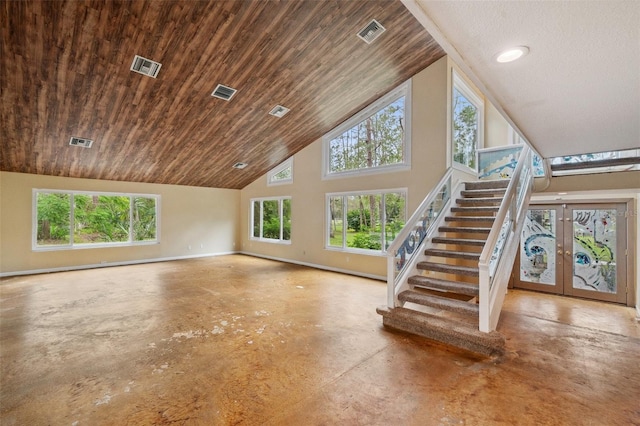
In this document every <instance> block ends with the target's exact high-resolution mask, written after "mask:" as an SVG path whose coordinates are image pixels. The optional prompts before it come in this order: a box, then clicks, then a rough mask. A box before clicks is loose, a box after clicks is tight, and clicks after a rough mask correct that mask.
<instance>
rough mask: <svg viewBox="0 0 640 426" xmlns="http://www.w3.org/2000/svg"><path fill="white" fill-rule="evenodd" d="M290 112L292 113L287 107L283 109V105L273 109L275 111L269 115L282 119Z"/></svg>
mask: <svg viewBox="0 0 640 426" xmlns="http://www.w3.org/2000/svg"><path fill="white" fill-rule="evenodd" d="M289 111H290V109H289V108H287V107H283V106H282V105H276V106H274V107H273V109H272V110H271V111H269V114H271V115H273V116H274V117H278V118H282V117H284V116H285V115H286V114H287V113H288V112H289Z"/></svg>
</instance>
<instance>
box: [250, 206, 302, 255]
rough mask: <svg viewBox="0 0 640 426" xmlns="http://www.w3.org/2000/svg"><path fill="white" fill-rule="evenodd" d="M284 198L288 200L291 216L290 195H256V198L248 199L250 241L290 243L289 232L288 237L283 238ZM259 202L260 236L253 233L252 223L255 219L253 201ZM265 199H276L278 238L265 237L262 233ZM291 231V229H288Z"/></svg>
mask: <svg viewBox="0 0 640 426" xmlns="http://www.w3.org/2000/svg"><path fill="white" fill-rule="evenodd" d="M284 200H289V203H290V209H291V216H292V217H293V203H292V197H291V196H290V195H284V196H278V197H257V198H251V199H250V200H249V240H250V241H260V242H264V243H272V244H291V233H290V235H289V239H288V240H284V239H283V237H284V221H283V220H282V217H283V214H282V213H283V210H284V202H283V201H284ZM257 201H258V202H260V236H258V237H256V236H255V235H253V224H254V220H255V216H254V207H253V203H254V202H257ZM265 201H277V202H278V210H279V211H278V214H279V217H280V238H278V239H276V238H265V237H263V235H264V233H263V226H264V213H263V212H264V202H265ZM290 220H291V223H292V224H293V219H292V218H290ZM290 232H291V230H290Z"/></svg>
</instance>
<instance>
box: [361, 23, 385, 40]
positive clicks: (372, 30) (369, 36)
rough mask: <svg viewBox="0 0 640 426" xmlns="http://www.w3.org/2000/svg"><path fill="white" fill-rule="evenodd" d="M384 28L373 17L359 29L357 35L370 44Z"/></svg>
mask: <svg viewBox="0 0 640 426" xmlns="http://www.w3.org/2000/svg"><path fill="white" fill-rule="evenodd" d="M385 31H386V29H385V28H384V27H383V26H382V24H380V22H378V21H376V20H375V19H373V20H372V21H371V22H369V23H368V24H367V26H366V27H364V28H363V29H361V30H360V31H359V32H358V37H360V38H361V39H363V40H364V41H366V42H367V44H371V42H372V41H373V40H375V39H377V38H378V37H379V36H380V34H382V33H383V32H385Z"/></svg>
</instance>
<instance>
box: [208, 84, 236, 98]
mask: <svg viewBox="0 0 640 426" xmlns="http://www.w3.org/2000/svg"><path fill="white" fill-rule="evenodd" d="M236 92H237V90H236V89H234V88H232V87H228V86H225V85H223V84H218V85H217V86H216V90H214V91H213V93H212V94H211V96H213V97H214V98H220V99H224V100H225V101H228V100H230V99H231V98H233V95H235V94H236Z"/></svg>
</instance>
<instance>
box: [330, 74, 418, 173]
mask: <svg viewBox="0 0 640 426" xmlns="http://www.w3.org/2000/svg"><path fill="white" fill-rule="evenodd" d="M403 96H404V117H405V119H404V125H405V130H404V155H403V160H402V162H401V163H398V164H389V165H384V166H378V167H370V168H366V169H358V170H347V171H343V172H330V171H329V165H330V164H329V163H330V158H331V154H330V145H329V143H330V142H331V140H333V138H335V137H336V136H340V135H341V134H342V133H344V132H345V131H347V130H349V129H350V128H352V127H353V126H355V125H357V124H358V123H360V122H362V121H364V120H365V119H366V118H367V117H369V116H371V115H373V114H375V113H376V112H378V111H380V110H381V109H383V108H385V107H387V106H388V105H390V104H392V103H393V102H395V101H396V100H398V99H399V98H401V97H403ZM406 170H411V80H407V81H406V82H404V83H402V84H401V85H400V86H398V87H396V88H395V89H393V90H392V91H391V92H389V93H387V94H386V95H384V96H383V97H381V98H380V99H378V100H377V101H375V102H373V103H372V104H370V105H369V106H367V107H366V108H364V109H363V110H361V111H360V112H358V113H357V114H355V115H354V116H353V117H351V118H349V119H348V120H347V121H345V122H343V123H342V124H340V125H339V126H338V127H335V128H334V129H333V130H331V131H330V132H329V133H327V134H325V135H324V136H323V137H322V179H323V180H327V179H342V178H348V177H353V176H362V175H371V174H378V173H391V172H400V171H406Z"/></svg>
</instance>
